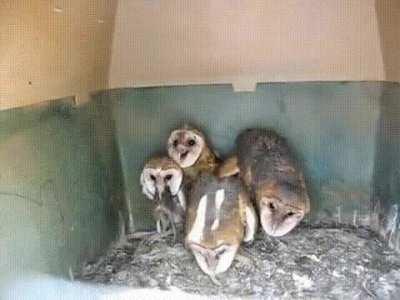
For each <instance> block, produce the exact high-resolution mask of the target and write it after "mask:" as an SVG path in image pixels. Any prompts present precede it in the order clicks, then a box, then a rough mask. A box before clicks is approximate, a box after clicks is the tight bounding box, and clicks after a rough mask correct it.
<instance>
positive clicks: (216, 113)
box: [0, 82, 400, 282]
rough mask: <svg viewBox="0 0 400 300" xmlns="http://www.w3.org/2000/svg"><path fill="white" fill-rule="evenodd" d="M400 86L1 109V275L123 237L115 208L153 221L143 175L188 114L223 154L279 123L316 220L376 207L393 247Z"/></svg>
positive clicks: (193, 90)
mask: <svg viewBox="0 0 400 300" xmlns="http://www.w3.org/2000/svg"><path fill="white" fill-rule="evenodd" d="M399 98H400V88H399V85H397V84H390V83H374V82H362V83H339V82H335V83H333V82H332V83H286V84H283V83H282V84H261V85H259V86H258V87H257V90H256V91H255V92H253V93H234V92H233V91H232V88H231V87H230V86H226V85H217V86H187V87H163V88H141V89H122V90H114V91H108V92H103V93H99V94H97V95H96V96H95V97H94V99H93V101H92V102H90V103H89V104H88V105H85V106H83V107H79V108H77V107H75V106H74V105H73V103H72V101H71V100H69V99H66V100H58V101H53V102H49V103H45V104H42V105H40V106H32V107H26V108H21V109H13V110H7V111H2V112H0V251H1V253H0V274H2V275H0V276H4V274H9V273H10V272H14V273H15V274H17V275H19V274H21V273H22V272H26V271H27V270H37V271H42V272H47V273H53V274H63V275H65V274H67V272H68V269H69V268H70V267H71V268H72V269H73V268H74V267H75V266H76V265H77V264H78V263H79V262H80V261H82V260H88V259H91V258H92V257H94V256H95V255H97V254H99V253H101V252H102V251H104V250H105V248H106V247H107V245H109V243H110V242H111V241H112V240H114V239H115V238H116V220H117V211H118V210H120V211H122V213H123V215H124V217H125V219H126V220H127V225H128V226H127V227H128V230H139V229H147V228H150V227H153V226H154V224H153V223H154V222H153V220H152V218H151V215H150V205H149V202H148V201H147V200H146V199H145V198H144V196H143V195H142V193H141V189H140V186H139V175H140V172H141V169H142V167H143V164H144V161H145V160H146V159H148V158H149V157H151V156H152V155H156V154H161V153H165V143H166V139H167V137H168V135H169V132H170V130H172V129H173V128H175V127H177V126H180V125H181V124H183V123H185V122H189V123H192V124H195V125H197V126H199V127H200V128H201V129H202V130H203V131H204V132H205V133H206V135H207V136H208V138H209V141H210V143H211V145H212V147H213V148H214V149H215V150H216V151H217V152H218V153H220V155H221V156H222V157H224V156H226V155H229V154H230V152H231V151H233V145H234V139H235V137H236V135H237V134H238V133H239V132H240V131H241V130H243V129H244V128H247V127H252V126H264V127H273V128H275V129H276V130H278V131H279V132H280V133H281V134H283V135H284V136H286V137H287V138H288V140H289V142H290V143H291V145H292V147H293V148H294V149H295V150H296V152H297V155H298V157H299V159H300V161H301V162H302V163H303V165H304V169H305V173H306V177H307V181H308V184H309V187H310V192H311V200H312V213H311V216H310V217H309V218H308V221H310V222H318V221H321V220H329V221H334V222H346V223H354V224H356V225H360V224H370V222H371V220H374V217H375V216H376V215H377V213H379V214H380V223H379V222H378V223H379V224H380V225H381V232H382V234H383V235H384V236H386V237H387V238H388V239H391V240H392V244H393V245H394V246H395V247H396V245H397V246H398V244H400V237H399V234H398V231H397V233H396V230H397V228H399V224H400V223H399V219H400V218H399V217H398V218H397V219H395V217H396V216H397V215H398V213H399V211H398V210H399V206H400V203H399V197H398V196H399V193H400V188H399V187H400V175H399V174H400V171H399V170H400V162H399V150H400V102H399ZM396 204H397V206H396ZM371 216H372V217H373V218H371ZM393 221H394V225H391V224H392V223H393ZM396 234H397V235H396ZM396 243H397V244H396ZM399 249H400V247H399ZM0 282H1V278H0Z"/></svg>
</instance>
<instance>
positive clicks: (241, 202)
mask: <svg viewBox="0 0 400 300" xmlns="http://www.w3.org/2000/svg"><path fill="white" fill-rule="evenodd" d="M235 144H236V145H235V150H234V151H233V154H232V156H231V157H229V158H227V159H226V160H225V161H221V160H220V158H219V157H217V156H216V154H215V152H214V151H213V150H212V149H211V146H210V144H209V143H208V141H207V139H206V137H205V135H204V134H203V133H202V132H201V131H200V130H198V129H196V128H193V127H191V126H188V125H185V126H183V127H182V128H178V129H176V130H173V131H172V132H171V133H170V135H169V138H168V141H167V153H168V155H166V156H164V157H154V158H151V159H150V160H149V161H148V162H147V163H146V164H145V166H144V168H143V171H142V173H141V176H140V183H141V186H142V191H143V193H144V195H145V196H146V197H147V198H148V199H150V200H152V202H153V204H154V205H153V207H154V209H153V216H154V219H155V221H156V228H157V231H158V232H159V233H165V232H171V233H173V234H174V241H176V238H177V233H176V232H177V231H176V226H181V225H183V226H184V235H185V236H184V239H183V240H184V245H185V247H186V248H187V249H188V250H190V251H191V252H192V253H193V255H194V257H195V259H196V261H197V264H198V265H199V267H200V268H201V270H202V271H203V272H204V273H206V274H207V275H208V276H209V277H210V279H211V280H212V281H213V282H214V283H215V284H219V281H218V279H217V277H216V275H217V274H220V273H223V272H225V271H226V270H227V269H228V268H229V267H230V266H231V264H232V262H233V260H234V258H235V256H236V254H237V252H238V249H239V247H240V245H241V243H242V242H245V243H251V241H252V240H253V239H254V235H255V233H256V232H257V229H258V224H261V227H262V229H263V230H264V232H265V233H266V234H268V235H270V236H275V237H279V236H283V235H285V234H287V233H288V232H290V231H291V230H292V229H293V228H295V227H296V226H297V225H298V224H299V222H300V221H301V220H302V219H303V218H304V216H305V214H307V213H308V212H309V211H310V200H309V197H308V193H307V188H306V184H305V180H304V176H303V172H302V170H301V167H300V166H299V164H298V161H297V160H296V159H295V155H294V153H293V152H292V150H291V149H290V147H289V145H288V143H287V141H286V139H285V138H283V137H282V136H280V135H279V134H277V133H276V132H275V131H274V130H271V129H263V128H252V129H247V130H244V131H243V132H241V133H240V134H239V135H238V137H237V138H236V143H235Z"/></svg>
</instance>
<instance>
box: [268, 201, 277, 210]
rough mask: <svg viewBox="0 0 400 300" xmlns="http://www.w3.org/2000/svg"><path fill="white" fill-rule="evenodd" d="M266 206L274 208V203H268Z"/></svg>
mask: <svg viewBox="0 0 400 300" xmlns="http://www.w3.org/2000/svg"><path fill="white" fill-rule="evenodd" d="M268 207H269V208H270V209H271V210H274V209H275V205H274V204H273V203H272V202H270V203H268Z"/></svg>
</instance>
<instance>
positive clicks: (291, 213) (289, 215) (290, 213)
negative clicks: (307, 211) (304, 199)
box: [286, 211, 294, 217]
mask: <svg viewBox="0 0 400 300" xmlns="http://www.w3.org/2000/svg"><path fill="white" fill-rule="evenodd" d="M286 215H287V216H288V217H291V216H293V215H294V212H292V211H289V212H288V213H287V214H286Z"/></svg>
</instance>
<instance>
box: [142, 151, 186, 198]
mask: <svg viewBox="0 0 400 300" xmlns="http://www.w3.org/2000/svg"><path fill="white" fill-rule="evenodd" d="M182 180H183V173H182V170H181V168H180V167H179V165H178V164H177V163H175V162H174V161H173V160H172V159H171V158H168V157H156V158H152V159H150V160H149V161H148V162H147V163H146V164H145V166H144V168H143V171H142V174H141V176H140V184H141V185H142V192H143V193H144V194H145V195H146V196H147V198H149V199H150V200H155V199H156V198H157V199H162V195H163V193H164V192H165V191H169V192H170V193H171V195H173V196H175V195H177V194H178V192H179V190H180V188H181V185H182Z"/></svg>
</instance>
